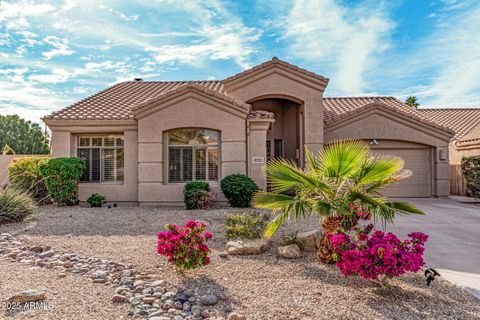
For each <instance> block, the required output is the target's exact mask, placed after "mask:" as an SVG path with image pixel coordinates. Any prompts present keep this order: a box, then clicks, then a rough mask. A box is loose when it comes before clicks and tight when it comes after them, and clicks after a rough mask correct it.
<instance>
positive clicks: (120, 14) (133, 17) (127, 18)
mask: <svg viewBox="0 0 480 320" xmlns="http://www.w3.org/2000/svg"><path fill="white" fill-rule="evenodd" d="M98 8H99V9H103V10H107V11H108V12H110V13H112V14H114V15H116V16H118V17H119V18H120V19H122V20H123V21H136V20H138V18H139V17H140V16H139V15H138V14H134V15H130V16H128V15H126V14H125V13H123V12H121V11H118V10H115V9H113V8H111V7H109V6H106V5H103V4H102V5H99V6H98Z"/></svg>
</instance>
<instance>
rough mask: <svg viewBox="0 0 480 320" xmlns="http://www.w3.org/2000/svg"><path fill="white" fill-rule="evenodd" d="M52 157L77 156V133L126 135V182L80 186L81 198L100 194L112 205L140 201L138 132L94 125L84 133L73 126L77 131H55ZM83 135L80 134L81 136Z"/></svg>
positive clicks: (60, 129)
mask: <svg viewBox="0 0 480 320" xmlns="http://www.w3.org/2000/svg"><path fill="white" fill-rule="evenodd" d="M52 129H53V130H52V157H55V158H58V157H76V156H77V148H76V144H77V142H76V141H77V140H76V139H77V136H78V134H88V133H91V134H93V133H95V134H102V133H104V134H109V133H112V132H115V133H123V136H124V156H125V160H124V181H123V183H80V184H79V199H80V201H86V200H87V198H88V197H89V196H90V195H91V194H92V193H99V194H101V195H103V196H105V197H106V198H107V201H109V202H137V195H138V192H137V188H138V179H137V170H138V169H137V153H138V151H137V145H138V144H137V131H132V130H130V129H129V130H126V131H122V130H124V129H122V128H121V127H108V126H104V127H102V126H99V127H96V126H92V127H87V126H85V127H82V130H78V129H75V127H70V129H73V130H75V131H74V132H69V131H64V130H68V129H67V128H59V130H54V129H55V128H52ZM80 132H81V133H80Z"/></svg>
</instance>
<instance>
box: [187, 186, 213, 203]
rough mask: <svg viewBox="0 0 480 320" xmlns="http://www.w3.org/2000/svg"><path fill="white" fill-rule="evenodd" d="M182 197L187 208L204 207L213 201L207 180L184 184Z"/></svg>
mask: <svg viewBox="0 0 480 320" xmlns="http://www.w3.org/2000/svg"><path fill="white" fill-rule="evenodd" d="M183 197H184V202H185V207H186V208H187V210H193V209H206V208H208V207H209V206H210V205H211V204H212V202H213V196H212V193H211V192H210V186H209V185H208V182H204V181H192V182H189V183H187V184H185V187H184V188H183Z"/></svg>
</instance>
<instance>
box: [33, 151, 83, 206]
mask: <svg viewBox="0 0 480 320" xmlns="http://www.w3.org/2000/svg"><path fill="white" fill-rule="evenodd" d="M84 168H85V164H84V162H83V161H82V159H80V158H55V159H51V160H50V161H48V163H44V164H42V165H41V166H40V174H41V175H42V177H43V178H44V179H45V186H46V187H47V190H48V193H49V195H50V197H51V198H52V200H53V201H55V203H56V204H57V205H67V206H71V205H76V204H78V181H79V178H80V176H81V175H82V173H83V170H84Z"/></svg>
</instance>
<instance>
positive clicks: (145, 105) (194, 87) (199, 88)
mask: <svg viewBox="0 0 480 320" xmlns="http://www.w3.org/2000/svg"><path fill="white" fill-rule="evenodd" d="M187 91H189V92H194V93H196V94H201V95H207V96H208V97H210V98H212V99H217V101H218V100H220V101H221V102H224V103H226V105H227V106H228V107H229V109H228V110H231V111H234V110H237V111H240V114H245V115H246V114H248V113H249V112H250V105H249V104H247V103H245V102H243V101H241V100H239V99H235V98H233V97H230V96H228V95H226V94H224V93H221V92H219V91H215V90H212V89H210V88H207V87H205V86H204V85H201V84H196V83H192V82H187V83H184V84H183V85H180V86H177V87H175V88H174V89H170V90H167V91H165V92H163V93H162V94H160V95H158V96H156V97H153V98H150V99H148V100H146V101H144V102H142V103H139V104H137V105H136V106H135V107H133V108H132V113H133V115H134V116H135V117H140V118H141V117H143V116H144V115H145V114H147V113H149V112H151V109H153V108H155V107H157V106H158V105H159V104H161V103H162V102H166V101H169V100H172V99H174V98H176V97H178V96H182V95H183V94H184V93H185V92H187Z"/></svg>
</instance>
